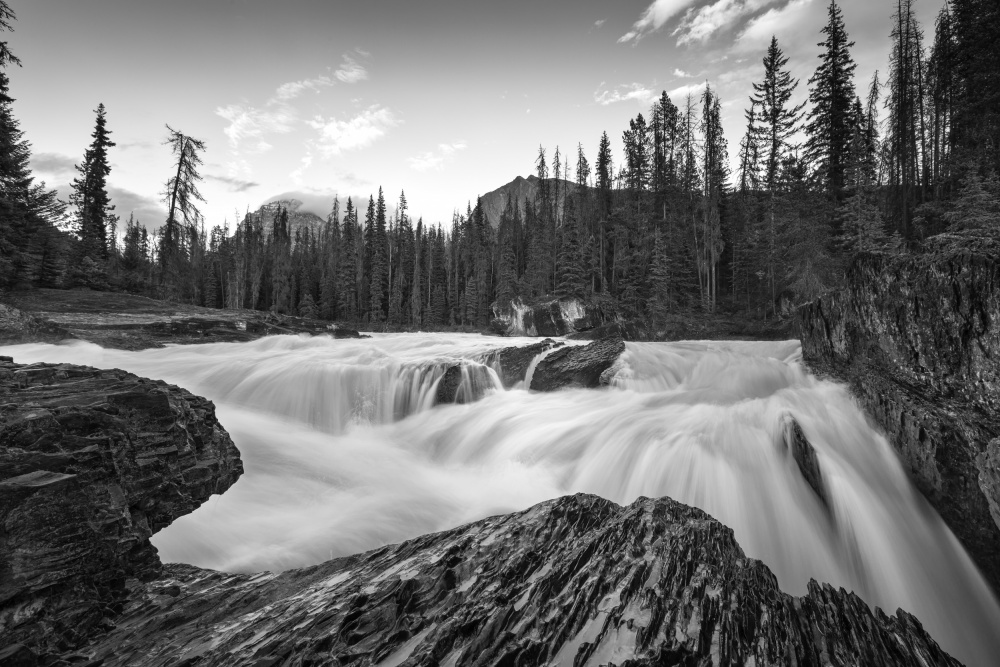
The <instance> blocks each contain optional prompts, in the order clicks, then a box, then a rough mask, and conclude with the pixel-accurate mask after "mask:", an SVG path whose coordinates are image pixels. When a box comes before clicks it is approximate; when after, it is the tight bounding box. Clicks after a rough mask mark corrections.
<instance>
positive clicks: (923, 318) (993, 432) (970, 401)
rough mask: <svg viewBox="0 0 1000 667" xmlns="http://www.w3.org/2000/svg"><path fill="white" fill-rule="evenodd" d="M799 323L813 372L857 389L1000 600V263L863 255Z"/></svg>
mask: <svg viewBox="0 0 1000 667" xmlns="http://www.w3.org/2000/svg"><path fill="white" fill-rule="evenodd" d="M798 319H799V328H800V334H801V340H802V355H803V358H804V360H805V361H806V363H807V364H808V365H809V366H811V367H812V368H813V369H814V370H817V371H819V372H821V373H826V374H829V375H831V376H833V377H835V378H838V379H840V380H842V381H845V382H847V383H849V384H850V386H851V389H852V391H853V393H854V395H855V396H856V397H857V399H858V401H859V402H860V403H861V405H862V406H863V407H864V408H865V410H866V411H867V412H868V414H869V415H870V416H871V417H872V418H873V419H874V420H875V421H876V422H877V423H878V425H879V426H880V427H881V428H882V429H883V431H884V432H885V433H886V436H887V437H888V438H889V441H890V442H891V443H892V444H893V446H894V447H895V449H896V451H897V452H898V453H899V455H900V457H901V458H902V460H903V462H904V464H905V466H906V467H907V469H908V470H909V473H910V475H911V477H912V478H913V481H914V482H915V483H916V485H917V487H918V488H919V489H920V490H921V492H923V494H924V495H925V496H926V497H927V499H928V500H929V501H930V502H931V504H932V505H933V506H934V507H935V508H936V509H937V511H938V512H939V513H940V514H941V516H942V517H943V518H944V520H945V521H946V522H947V523H948V525H949V526H950V527H951V529H952V530H953V531H954V532H955V534H956V535H957V536H958V538H959V540H961V541H962V543H963V544H964V545H965V547H966V549H968V551H969V553H970V554H971V555H972V557H973V559H974V560H975V561H976V563H977V564H978V565H979V567H980V568H981V569H982V570H983V572H984V574H985V575H986V577H987V579H988V580H989V581H990V582H991V584H992V585H993V588H994V590H995V591H1000V528H998V526H1000V437H998V436H1000V263H998V257H997V255H995V254H991V253H988V252H985V251H980V252H976V251H962V250H956V249H948V248H945V247H940V248H932V249H931V251H930V252H928V253H927V254H923V255H913V256H903V257H890V256H883V255H863V256H861V257H859V258H858V259H857V260H856V261H855V262H854V263H853V265H852V266H851V268H850V270H849V272H848V276H847V287H846V289H844V290H843V291H841V292H838V293H835V294H831V295H828V296H825V297H823V298H821V299H819V300H817V301H815V302H813V303H811V304H808V305H806V306H803V307H802V308H801V309H800V310H799V314H798Z"/></svg>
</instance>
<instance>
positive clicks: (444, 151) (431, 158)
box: [407, 141, 466, 171]
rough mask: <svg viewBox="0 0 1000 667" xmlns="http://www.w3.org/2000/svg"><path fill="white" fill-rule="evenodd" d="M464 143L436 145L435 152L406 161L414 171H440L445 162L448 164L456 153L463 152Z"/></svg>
mask: <svg viewBox="0 0 1000 667" xmlns="http://www.w3.org/2000/svg"><path fill="white" fill-rule="evenodd" d="M465 149H466V143H465V142H464V141H459V142H456V143H453V144H438V147H437V150H436V151H428V152H426V153H423V154H421V155H418V156H417V157H411V158H409V159H408V160H407V161H408V162H409V163H410V167H411V168H412V169H415V170H416V171H430V170H432V169H433V170H435V171H439V170H441V169H442V168H443V167H444V165H445V163H446V162H449V161H450V160H451V159H452V158H453V157H454V156H455V154H456V153H458V152H459V151H464V150H465Z"/></svg>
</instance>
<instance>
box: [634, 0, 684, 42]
mask: <svg viewBox="0 0 1000 667" xmlns="http://www.w3.org/2000/svg"><path fill="white" fill-rule="evenodd" d="M693 3H694V0H653V3H652V4H651V5H650V6H649V7H647V8H646V11H644V12H643V13H642V16H640V17H639V20H638V21H636V22H635V23H634V24H632V29H631V30H629V31H628V32H627V33H625V34H624V35H622V36H621V37H619V38H618V42H619V43H620V44H621V43H625V42H633V41H634V42H638V41H639V40H640V39H642V38H643V37H645V36H646V35H648V34H649V33H651V32H656V31H657V30H659V29H660V28H662V27H663V24H664V23H666V22H667V21H669V20H670V19H671V18H672V17H674V16H676V15H677V14H680V13H681V12H682V11H684V9H685V8H687V7H688V6H689V5H691V4H693Z"/></svg>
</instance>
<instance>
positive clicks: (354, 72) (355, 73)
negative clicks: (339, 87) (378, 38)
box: [333, 49, 368, 83]
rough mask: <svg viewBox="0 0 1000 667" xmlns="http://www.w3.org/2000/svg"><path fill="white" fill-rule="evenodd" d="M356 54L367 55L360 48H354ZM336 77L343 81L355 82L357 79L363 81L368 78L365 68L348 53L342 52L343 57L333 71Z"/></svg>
mask: <svg viewBox="0 0 1000 667" xmlns="http://www.w3.org/2000/svg"><path fill="white" fill-rule="evenodd" d="M355 53H357V54H358V55H364V56H366V55H368V54H367V53H366V52H364V51H361V50H360V49H358V50H355ZM333 75H334V76H335V77H337V80H338V81H341V82H343V83H357V82H358V81H364V80H365V79H367V78H368V70H366V69H365V68H364V67H363V66H362V65H361V64H360V63H359V62H358V61H357V60H356V59H355V58H354V56H352V55H351V54H350V53H345V54H344V59H343V60H342V61H341V63H340V68H339V69H338V70H337V71H336V72H334V73H333Z"/></svg>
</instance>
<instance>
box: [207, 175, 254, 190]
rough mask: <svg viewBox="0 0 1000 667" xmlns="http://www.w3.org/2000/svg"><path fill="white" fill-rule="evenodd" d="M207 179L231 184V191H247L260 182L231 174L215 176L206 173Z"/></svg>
mask: <svg viewBox="0 0 1000 667" xmlns="http://www.w3.org/2000/svg"><path fill="white" fill-rule="evenodd" d="M205 179H206V180H209V181H216V182H217V183H222V184H223V185H227V186H229V191H230V192H246V191H247V190H250V189H251V188H256V187H257V186H259V185H260V183H255V182H254V181H246V180H243V179H242V178H233V177H231V176H215V175H213V174H206V175H205Z"/></svg>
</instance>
